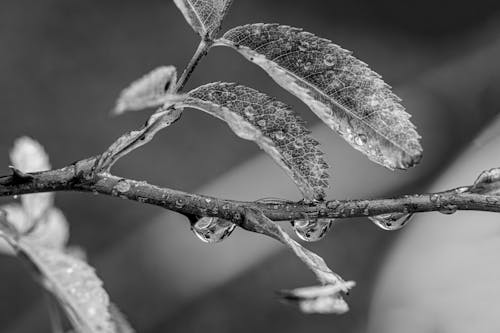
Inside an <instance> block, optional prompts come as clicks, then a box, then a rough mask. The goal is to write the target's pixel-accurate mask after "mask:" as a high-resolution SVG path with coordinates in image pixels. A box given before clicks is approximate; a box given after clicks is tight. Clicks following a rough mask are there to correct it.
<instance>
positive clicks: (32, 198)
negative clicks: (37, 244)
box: [10, 136, 54, 221]
mask: <svg viewBox="0 0 500 333" xmlns="http://www.w3.org/2000/svg"><path fill="white" fill-rule="evenodd" d="M10 160H11V162H12V165H13V166H14V168H16V169H19V170H20V171H22V172H24V173H28V172H38V171H46V170H50V168H51V166H50V162H49V156H48V155H47V153H46V152H45V150H44V149H43V146H42V145H41V144H40V143H38V142H37V141H35V140H33V139H32V138H29V137H27V136H24V137H21V138H19V139H17V140H16V141H15V142H14V147H13V148H12V150H11V152H10ZM21 202H22V204H23V206H24V209H25V210H26V213H27V214H28V216H29V218H30V220H32V221H34V220H37V219H39V218H41V217H42V215H43V214H44V213H45V212H46V210H47V209H49V208H50V207H52V205H53V202H54V194H53V193H35V194H25V195H22V196H21Z"/></svg>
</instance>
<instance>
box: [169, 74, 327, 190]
mask: <svg viewBox="0 0 500 333" xmlns="http://www.w3.org/2000/svg"><path fill="white" fill-rule="evenodd" d="M187 96H188V97H187V98H186V99H185V100H184V101H181V102H178V103H177V104H175V106H176V107H179V106H180V107H192V108H196V109H200V110H202V111H205V112H207V113H209V114H211V115H213V116H215V117H217V118H220V119H222V120H224V121H225V122H226V123H227V124H228V125H229V126H230V127H231V129H232V130H233V131H234V132H235V134H236V135H238V136H239V137H240V138H243V139H246V140H251V141H254V142H255V143H257V144H258V145H259V147H260V148H262V149H263V150H264V151H265V152H266V153H268V154H269V155H270V156H271V158H272V159H273V160H274V161H275V162H276V163H277V164H278V165H279V166H280V167H281V168H283V170H285V172H286V173H287V174H288V175H289V176H290V177H291V178H292V179H293V180H294V182H295V183H296V184H297V186H298V188H299V190H300V191H301V192H302V194H303V195H304V197H305V198H306V199H308V200H321V199H323V198H324V196H325V191H324V190H325V188H327V187H328V174H327V173H326V170H327V168H328V165H327V163H326V162H325V161H324V159H323V157H322V155H323V153H322V152H321V151H320V150H319V149H318V147H317V146H318V142H317V141H316V140H314V139H313V138H311V137H310V135H309V134H310V131H308V130H307V129H306V128H305V127H304V124H303V121H302V120H301V119H299V118H298V117H297V116H296V115H295V114H294V113H293V111H292V110H291V109H290V107H289V106H287V105H286V104H284V103H282V102H279V101H277V100H275V99H273V98H271V97H269V96H267V95H266V94H263V93H260V92H258V91H257V90H254V89H251V88H248V87H245V86H241V85H237V84H234V83H221V82H217V83H210V84H207V85H204V86H201V87H199V88H197V89H195V90H193V91H191V92H189V93H188V95H187Z"/></svg>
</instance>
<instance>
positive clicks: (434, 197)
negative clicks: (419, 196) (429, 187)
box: [430, 194, 441, 203]
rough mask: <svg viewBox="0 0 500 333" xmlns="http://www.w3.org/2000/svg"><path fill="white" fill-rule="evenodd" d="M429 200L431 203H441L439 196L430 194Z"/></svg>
mask: <svg viewBox="0 0 500 333" xmlns="http://www.w3.org/2000/svg"><path fill="white" fill-rule="evenodd" d="M430 200H431V202H433V203H439V202H440V201H441V196H440V195H439V194H432V195H431V197H430Z"/></svg>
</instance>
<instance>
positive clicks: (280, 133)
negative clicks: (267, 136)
mask: <svg viewBox="0 0 500 333" xmlns="http://www.w3.org/2000/svg"><path fill="white" fill-rule="evenodd" d="M274 137H275V138H276V140H279V141H282V140H284V139H285V133H283V131H277V132H276V133H274Z"/></svg>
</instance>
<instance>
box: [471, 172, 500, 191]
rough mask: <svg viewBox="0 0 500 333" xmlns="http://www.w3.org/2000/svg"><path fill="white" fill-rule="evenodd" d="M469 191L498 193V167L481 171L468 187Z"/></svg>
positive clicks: (499, 175) (499, 180)
mask: <svg viewBox="0 0 500 333" xmlns="http://www.w3.org/2000/svg"><path fill="white" fill-rule="evenodd" d="M470 192H472V193H480V194H488V195H500V168H493V169H490V170H486V171H483V172H482V173H481V174H480V175H479V177H478V178H477V179H476V181H475V182H474V185H472V187H471V188H470Z"/></svg>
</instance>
